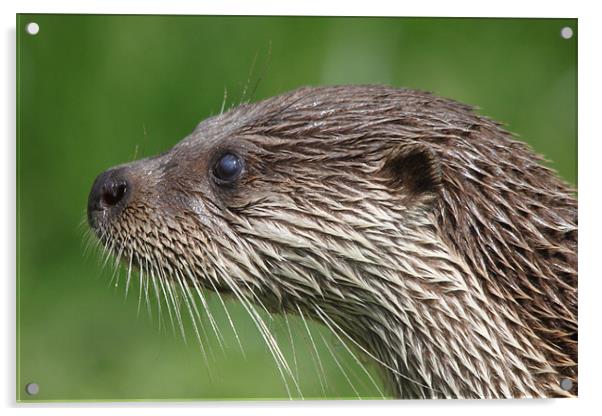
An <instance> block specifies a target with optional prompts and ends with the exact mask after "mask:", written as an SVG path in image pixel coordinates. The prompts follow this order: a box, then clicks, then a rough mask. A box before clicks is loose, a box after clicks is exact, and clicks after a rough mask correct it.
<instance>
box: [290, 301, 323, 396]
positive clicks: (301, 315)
mask: <svg viewBox="0 0 602 416" xmlns="http://www.w3.org/2000/svg"><path fill="white" fill-rule="evenodd" d="M295 306H296V307H297V311H298V312H299V316H300V317H301V320H302V321H303V325H304V326H305V331H306V332H307V335H308V336H309V340H310V342H311V345H312V347H313V351H314V352H315V356H314V354H312V357H315V362H317V364H318V366H317V369H318V371H317V373H318V380H319V382H320V387H321V388H322V392H323V393H324V395H326V387H327V386H328V385H327V382H326V372H325V371H324V367H323V366H322V360H321V359H320V353H319V352H318V348H317V346H316V343H315V341H314V337H313V336H312V335H311V331H310V330H309V326H308V325H307V320H306V319H305V315H304V314H303V312H302V311H301V308H300V307H299V305H295ZM320 375H321V376H322V377H320ZM322 379H323V380H324V383H323V384H322Z"/></svg>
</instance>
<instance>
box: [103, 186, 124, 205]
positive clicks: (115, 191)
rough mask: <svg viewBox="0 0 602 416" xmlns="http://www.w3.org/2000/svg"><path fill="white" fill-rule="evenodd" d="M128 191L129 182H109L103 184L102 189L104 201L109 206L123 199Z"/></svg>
mask: <svg viewBox="0 0 602 416" xmlns="http://www.w3.org/2000/svg"><path fill="white" fill-rule="evenodd" d="M126 192H127V182H125V181H118V182H109V183H106V184H105V185H104V186H103V189H102V195H101V198H102V202H103V203H104V204H105V205H107V206H111V207H112V206H115V205H117V204H118V203H119V201H121V200H122V199H123V196H124V195H125V194H126Z"/></svg>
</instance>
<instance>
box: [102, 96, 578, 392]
mask: <svg viewBox="0 0 602 416" xmlns="http://www.w3.org/2000/svg"><path fill="white" fill-rule="evenodd" d="M224 151H234V152H236V153H237V154H239V155H240V156H242V157H243V159H244V161H245V169H244V172H243V174H242V176H241V177H240V179H239V180H237V181H236V182H235V183H234V184H230V185H227V186H224V185H218V184H216V183H215V181H214V180H213V179H212V174H211V169H212V167H213V165H214V163H215V160H216V158H217V157H219V155H220V154H223V152H224ZM125 168H126V169H127V172H128V175H129V177H130V180H131V182H132V183H133V195H132V198H131V200H130V201H129V202H128V204H127V206H126V207H125V208H124V209H123V210H122V211H121V212H120V213H119V214H118V215H116V216H114V217H109V216H103V217H99V218H94V219H91V223H92V226H93V228H94V229H95V230H96V232H97V234H98V235H99V236H100V239H101V241H102V242H103V243H104V244H105V246H106V247H107V249H108V250H111V251H112V252H114V253H116V254H117V255H118V258H120V257H123V258H125V259H126V260H127V261H129V263H130V271H131V263H132V262H133V263H135V264H136V265H138V267H140V268H141V270H143V271H144V272H145V273H146V274H147V275H149V276H151V277H152V279H151V281H152V283H151V284H154V285H155V289H156V290H157V292H158V293H163V295H164V296H165V297H166V298H168V299H169V297H170V293H169V292H170V289H169V286H170V285H169V284H168V282H172V283H173V282H176V284H177V285H179V286H180V287H181V289H182V290H183V291H186V290H193V289H199V288H200V287H206V288H209V289H211V290H215V291H217V292H218V293H223V292H227V293H232V294H234V295H235V296H236V297H237V298H239V299H240V300H241V301H242V302H243V303H244V304H245V305H248V306H246V307H247V308H248V310H249V313H251V314H252V315H253V313H254V312H253V311H254V310H253V309H252V307H251V305H252V304H255V305H259V306H261V307H263V308H265V309H267V310H270V311H275V312H288V313H295V314H301V315H302V316H306V317H311V318H313V319H316V320H318V321H320V322H323V323H324V324H325V325H326V326H327V327H329V328H331V329H332V330H333V331H335V332H336V333H337V334H340V336H341V337H342V338H344V339H345V340H346V341H348V342H351V343H353V344H356V345H357V347H358V348H359V349H360V350H362V351H363V352H364V353H365V354H366V355H367V356H369V357H371V358H372V359H373V360H374V361H375V362H376V363H377V365H378V366H379V367H380V368H381V369H382V371H383V374H384V377H385V379H386V380H387V383H388V385H389V387H390V389H391V393H392V394H393V395H394V396H395V397H400V398H423V397H424V398H435V397H437V398H439V397H445V398H452V397H457V398H480V397H483V398H490V397H549V396H571V395H574V394H576V382H577V364H576V362H577V204H576V200H575V197H574V195H573V192H572V190H571V189H570V188H569V187H568V186H567V185H565V184H564V183H563V182H562V181H561V180H559V179H558V178H557V176H556V175H555V174H554V172H552V171H551V170H549V169H548V168H545V167H543V166H542V165H541V159H540V158H539V157H538V156H537V155H535V154H534V153H533V152H532V151H531V150H530V149H529V148H528V147H527V146H526V145H524V144H522V143H520V142H518V141H515V140H514V139H513V138H512V137H511V135H510V134H508V133H507V132H505V131H504V130H503V129H502V128H501V127H500V125H498V124H497V123H494V122H492V121H490V120H488V119H486V118H484V117H481V116H478V115H476V114H475V113H474V112H473V111H472V109H471V108H470V107H468V106H465V105H462V104H459V103H456V102H454V101H450V100H446V99H442V98H438V97H436V96H433V95H430V94H427V93H423V92H418V91H413V90H404V89H395V88H387V87H379V86H341V87H323V88H302V89H299V90H296V91H293V92H291V93H288V94H284V95H282V96H278V97H275V98H271V99H268V100H265V101H262V102H259V103H256V104H251V105H243V106H240V107H237V108H235V109H233V110H231V111H229V112H227V113H225V114H221V115H219V116H216V117H214V118H211V119H208V120H206V121H204V122H203V123H201V124H200V125H199V126H198V127H197V128H196V129H195V131H194V132H193V133H192V134H191V135H190V136H189V137H187V138H186V139H184V140H183V141H182V142H180V143H179V144H177V145H176V146H175V147H174V148H173V149H172V150H170V151H169V152H167V153H165V154H163V155H160V156H158V157H155V158H151V159H144V160H141V161H137V162H133V163H131V164H128V165H125ZM127 261H126V262H127ZM164 286H165V287H167V288H165V287H164ZM171 297H172V298H173V295H171ZM186 302H187V303H188V308H189V309H190V310H191V313H193V312H192V308H193V307H194V308H196V307H195V306H194V302H192V301H191V302H189V301H188V299H187V300H186ZM174 304H175V301H174ZM195 311H196V309H195ZM196 313H198V312H196ZM256 322H257V324H258V325H260V326H261V323H260V322H259V320H256ZM266 342H268V345H269V346H270V345H271V346H270V349H271V350H272V351H273V352H274V354H275V357H277V356H278V355H279V350H278V347H277V345H273V339H270V337H269V335H266ZM278 360H279V359H278V358H277V361H278ZM281 364H282V366H281V367H280V366H279V368H281V371H283V372H286V371H287V368H286V362H285V361H283V362H282V363H281ZM564 378H568V379H570V380H572V381H573V383H574V384H575V388H574V389H573V391H572V392H565V391H563V390H561V389H560V385H559V384H560V380H561V379H564Z"/></svg>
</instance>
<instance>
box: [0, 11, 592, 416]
mask: <svg viewBox="0 0 602 416" xmlns="http://www.w3.org/2000/svg"><path fill="white" fill-rule="evenodd" d="M1 3H2V4H1V6H0V7H1V8H2V13H1V14H0V16H1V17H0V19H1V20H2V24H3V31H2V34H3V40H2V55H1V56H2V58H3V59H2V62H3V64H2V65H1V67H2V68H1V71H2V77H1V80H2V86H3V91H4V94H5V95H4V97H3V99H2V100H1V101H0V106H1V109H2V111H0V117H2V118H1V121H0V125H1V126H3V129H4V132H5V134H4V137H3V140H1V146H2V147H1V148H0V155H2V158H3V160H2V162H1V163H0V165H1V175H2V181H3V185H4V186H3V187H2V188H1V192H0V195H1V196H2V201H1V203H0V210H1V215H0V230H2V232H1V233H2V242H1V244H2V246H1V247H0V256H2V257H1V260H0V264H2V265H3V266H4V271H5V273H4V274H3V276H2V283H3V285H4V287H3V288H2V289H3V290H2V291H1V292H2V302H1V303H2V306H1V309H0V310H2V320H1V321H0V325H1V326H2V328H1V329H2V332H1V333H2V335H3V336H2V342H0V349H1V350H2V354H1V355H0V357H1V359H2V360H3V363H2V365H1V366H0V368H1V369H2V370H1V371H2V375H1V376H0V383H1V389H0V392H1V395H2V396H1V397H2V405H3V406H4V407H7V408H8V414H13V413H23V412H26V413H27V414H29V413H30V412H33V411H34V408H35V411H42V412H43V413H47V414H53V415H80V414H82V413H85V414H98V415H101V414H102V415H104V414H106V413H107V410H109V409H110V412H111V414H127V415H137V414H143V415H161V416H164V415H165V414H166V413H167V412H168V411H170V410H172V409H173V410H176V411H177V412H178V413H183V414H194V415H198V414H200V413H202V412H210V414H212V415H213V414H239V413H242V412H244V413H245V414H249V415H262V416H265V415H267V414H277V415H281V414H282V413H286V414H303V415H304V414H307V413H308V412H311V413H318V414H326V413H332V412H333V411H337V410H343V411H344V412H345V413H349V414H361V415H365V414H366V413H367V412H370V411H372V410H374V411H376V412H378V413H379V414H381V413H382V414H396V415H398V414H400V413H401V412H403V413H405V414H410V413H414V412H419V413H420V415H421V416H422V415H425V414H437V415H440V414H441V413H442V412H444V413H445V415H446V416H447V415H450V414H452V415H453V414H460V415H463V416H465V415H471V414H479V415H482V414H483V413H484V412H486V413H487V415H488V416H490V415H491V416H493V415H507V413H508V412H512V413H515V412H516V413H518V414H521V413H523V412H525V411H528V412H529V413H534V414H539V413H541V414H545V415H546V416H551V415H564V416H566V415H567V414H581V413H584V414H589V413H590V412H588V410H590V409H593V408H598V411H599V408H600V406H599V399H598V398H599V396H600V394H601V393H600V387H601V386H602V381H601V380H602V371H601V370H602V368H601V367H602V365H601V362H602V360H601V359H600V354H601V353H602V348H600V346H601V345H602V336H601V335H600V332H601V330H602V325H600V318H601V317H602V312H601V311H600V308H601V307H602V302H601V300H602V284H601V282H602V276H600V273H599V269H600V267H599V265H597V262H596V260H598V261H600V260H599V259H600V258H601V257H600V256H597V250H598V247H599V246H600V239H599V238H598V236H600V235H601V232H602V230H601V229H600V227H599V221H596V218H597V217H598V218H599V216H600V213H601V212H602V210H601V209H600V206H601V205H600V204H601V203H602V198H600V197H599V195H600V193H601V192H602V187H600V186H599V182H598V178H599V177H600V176H601V175H599V174H598V171H597V169H599V168H600V166H601V165H602V164H601V163H600V159H601V155H602V148H601V145H600V143H601V142H602V134H601V133H600V122H599V120H600V118H601V117H600V111H602V105H601V104H600V103H601V101H602V100H601V97H602V91H601V89H600V81H599V80H600V74H602V67H601V62H600V61H601V54H600V52H599V51H600V44H601V42H599V41H600V26H601V25H600V18H601V17H602V16H600V14H599V13H596V11H595V7H594V6H593V4H595V2H593V1H590V2H585V1H584V2H582V3H578V2H577V1H545V2H532V3H528V2H526V1H524V0H521V1H516V0H504V1H498V2H496V3H495V4H492V3H491V2H487V1H479V2H476V1H464V0H453V1H445V0H442V1H425V0H421V1H412V2H393V1H389V2H387V1H381V0H370V1H362V2H359V1H356V2H352V1H351V0H347V1H332V0H319V1H311V0H306V1H294V2H293V1H282V0H280V1H268V0H264V1H258V0H254V1H251V0H221V1H212V2H209V1H203V2H200V1H199V2H196V3H194V2H193V1H192V0H164V1H157V0H146V1H144V2H142V1H135V0H121V1H112V0H105V1H87V2H86V3H83V2H81V1H80V2H77V3H75V2H73V3H72V2H69V1H65V0H54V1H52V2H44V1H41V0H38V1H33V0H31V1H21V2H18V3H15V2H13V3H12V4H6V3H7V2H6V1H4V2H1ZM586 4H588V5H586ZM42 12H43V13H111V14H115V13H116V14H237V15H247V14H256V15H257V14H258V15H276V14H285V15H346V16H387V15H391V16H458V17H460V16H472V17H485V16H487V17H565V18H566V17H577V18H579V24H578V31H577V36H578V41H579V100H578V103H579V117H578V119H579V152H578V153H579V222H580V233H579V243H580V244H579V272H580V273H579V278H580V282H579V293H580V295H579V302H580V304H579V335H580V339H579V351H580V356H579V395H580V397H579V399H575V400H519V401H516V400H509V401H494V402H491V401H489V402H487V401H412V402H386V403H380V402H369V403H365V402H312V403H298V402H297V403H294V404H293V405H291V404H289V403H286V402H270V403H266V402H242V403H241V402H230V403H228V402H226V403H203V402H187V403H152V404H145V403H129V404H128V403H117V404H106V403H105V404H45V405H17V404H16V403H15V270H16V269H15V189H16V186H15V116H16V114H15V21H16V16H15V14H16V13H42Z"/></svg>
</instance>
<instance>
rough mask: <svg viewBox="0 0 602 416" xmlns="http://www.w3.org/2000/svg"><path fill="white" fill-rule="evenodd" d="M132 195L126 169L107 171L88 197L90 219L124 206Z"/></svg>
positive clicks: (100, 177) (101, 175) (95, 182)
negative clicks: (95, 214) (97, 213)
mask: <svg viewBox="0 0 602 416" xmlns="http://www.w3.org/2000/svg"><path fill="white" fill-rule="evenodd" d="M130 193H131V182H130V181H129V180H128V178H127V175H126V170H125V168H117V169H110V170H107V171H105V172H103V173H101V174H100V175H98V177H97V178H96V180H95V181H94V184H93V185H92V190H91V191H90V196H89V197H88V217H90V216H91V215H94V213H95V212H101V211H108V210H111V209H113V208H116V207H120V206H123V205H124V204H125V201H126V200H127V197H128V196H129V194H130Z"/></svg>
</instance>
